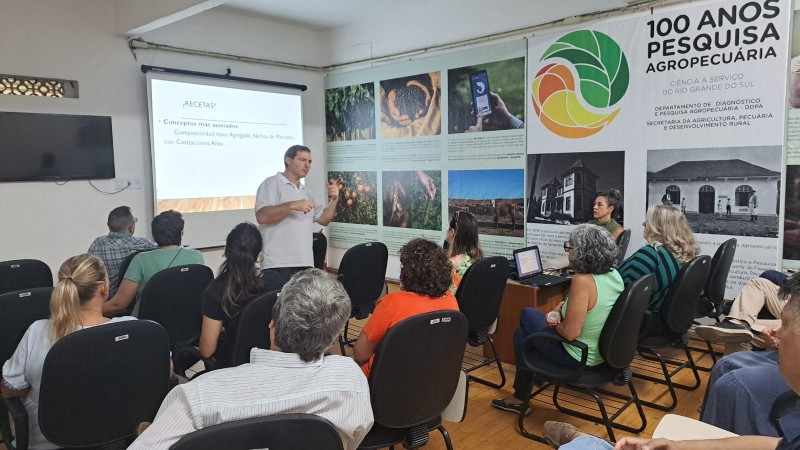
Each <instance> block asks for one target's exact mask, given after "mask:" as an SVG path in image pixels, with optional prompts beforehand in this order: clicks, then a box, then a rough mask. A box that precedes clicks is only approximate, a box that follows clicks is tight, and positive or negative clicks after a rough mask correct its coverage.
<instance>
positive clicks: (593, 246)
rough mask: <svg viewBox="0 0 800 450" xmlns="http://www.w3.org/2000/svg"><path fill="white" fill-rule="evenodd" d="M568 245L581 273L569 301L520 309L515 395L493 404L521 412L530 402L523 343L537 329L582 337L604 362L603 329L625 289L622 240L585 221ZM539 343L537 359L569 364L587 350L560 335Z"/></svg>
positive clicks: (591, 361) (592, 356)
mask: <svg viewBox="0 0 800 450" xmlns="http://www.w3.org/2000/svg"><path fill="white" fill-rule="evenodd" d="M564 250H565V251H566V252H567V253H568V255H569V261H570V265H571V266H572V268H573V269H574V270H575V272H576V274H575V276H574V277H573V278H572V285H571V286H570V290H569V295H568V297H567V300H565V301H564V302H562V303H561V304H559V305H558V307H556V309H555V310H553V311H551V312H549V313H548V314H547V315H546V316H545V314H543V313H541V312H540V311H537V310H535V309H533V308H523V309H522V311H521V312H520V327H519V328H518V329H517V331H516V334H515V335H514V354H515V357H516V364H517V374H516V377H515V378H514V396H513V397H509V398H506V399H498V400H493V401H492V405H494V406H495V407H497V408H500V409H504V410H507V411H514V412H519V410H520V408H522V405H527V402H526V400H527V398H528V396H529V395H530V387H531V381H532V377H533V376H532V374H531V372H530V371H528V370H527V369H525V363H524V361H523V354H522V342H523V341H524V340H525V338H526V337H527V336H529V335H531V334H533V333H538V332H549V333H556V334H558V335H560V336H561V337H563V338H564V339H566V340H568V341H574V340H578V341H581V342H583V343H584V344H586V345H587V347H588V348H589V354H588V358H587V360H586V364H587V365H588V366H596V365H598V364H601V363H602V362H603V358H602V357H601V356H600V352H599V344H598V342H599V339H600V333H601V332H602V330H603V326H604V325H605V323H606V319H608V315H609V314H610V313H611V308H612V307H613V306H614V303H615V302H616V301H617V297H619V295H620V294H621V293H622V290H623V288H624V285H623V283H622V277H620V275H619V273H618V272H617V270H616V269H614V265H615V263H616V257H617V244H616V242H615V241H614V239H613V238H612V237H611V235H610V234H609V233H607V232H606V231H605V230H604V229H603V228H601V227H599V226H596V225H590V224H584V225H578V226H577V227H575V229H573V230H572V233H570V235H569V240H568V241H567V242H565V243H564ZM537 344H538V345H537V347H536V348H535V349H533V352H534V353H535V357H536V358H545V359H547V360H549V361H551V362H553V363H556V364H560V365H563V366H565V367H567V368H577V367H580V359H581V354H580V351H579V350H578V349H577V348H575V347H573V346H571V345H567V344H563V343H561V342H560V341H556V340H540V341H537Z"/></svg>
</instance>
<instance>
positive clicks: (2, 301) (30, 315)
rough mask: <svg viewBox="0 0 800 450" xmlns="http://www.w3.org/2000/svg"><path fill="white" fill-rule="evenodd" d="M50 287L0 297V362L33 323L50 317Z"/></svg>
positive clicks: (17, 343)
mask: <svg viewBox="0 0 800 450" xmlns="http://www.w3.org/2000/svg"><path fill="white" fill-rule="evenodd" d="M52 294H53V288H52V287H43V288H35V289H29V290H23V291H15V292H7V293H5V294H2V295H0V361H2V362H6V361H8V360H9V359H10V358H11V355H13V354H14V351H15V350H16V349H17V345H19V341H20V340H22V336H23V335H24V334H25V331H27V329H28V327H29V326H31V324H32V323H33V322H36V321H37V320H39V319H47V318H48V317H50V296H51V295H52Z"/></svg>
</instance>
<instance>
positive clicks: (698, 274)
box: [661, 255, 711, 333]
mask: <svg viewBox="0 0 800 450" xmlns="http://www.w3.org/2000/svg"><path fill="white" fill-rule="evenodd" d="M710 270H711V257H710V256H708V255H700V256H697V257H695V258H694V259H692V260H691V261H689V262H687V263H686V264H684V265H683V267H681V270H680V271H679V272H678V276H677V277H675V280H674V281H673V282H672V284H671V285H670V287H669V290H668V291H667V296H666V297H664V303H663V305H662V306H661V315H662V317H663V318H664V323H665V325H666V326H667V329H669V330H670V331H671V332H673V333H685V332H686V331H688V330H689V328H690V327H691V326H692V323H693V322H694V312H695V308H696V306H697V299H698V298H699V297H700V292H701V291H702V290H703V286H704V285H705V284H706V280H707V279H708V272H709V271H710Z"/></svg>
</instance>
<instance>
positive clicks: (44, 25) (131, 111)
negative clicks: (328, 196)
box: [0, 0, 324, 272]
mask: <svg viewBox="0 0 800 450" xmlns="http://www.w3.org/2000/svg"><path fill="white" fill-rule="evenodd" d="M2 9H3V13H2V14H0V72H2V73H5V74H17V75H30V76H43V77H54V78H65V79H73V80H78V82H79V83H80V98H79V99H50V98H34V97H21V96H20V97H18V96H10V95H2V96H0V110H3V111H21V112H39V113H64V114H96V115H110V116H111V117H112V121H113V129H114V156H115V163H116V171H117V177H120V178H143V179H144V181H145V183H144V185H145V188H144V189H143V190H126V191H123V192H121V193H119V194H116V195H106V194H101V193H99V192H97V191H95V190H94V189H93V188H92V187H91V186H90V185H89V183H88V182H86V181H72V182H69V183H67V184H66V185H63V186H58V185H56V184H55V183H49V182H27V183H0V260H7V259H16V258H36V259H41V260H43V261H45V262H46V263H47V264H48V265H49V266H50V267H51V269H52V270H53V271H54V272H55V271H57V269H58V266H59V265H60V264H61V262H63V261H64V260H65V259H66V258H68V257H69V256H72V255H75V254H77V253H81V252H85V251H86V249H87V248H88V246H89V244H90V243H91V241H92V239H94V238H95V237H96V236H98V235H101V234H105V233H106V232H107V228H106V225H105V222H106V218H107V215H108V212H109V211H110V210H111V209H113V208H114V207H116V206H119V205H123V204H125V205H129V206H130V207H131V208H133V210H134V213H135V214H136V215H137V216H138V217H139V218H140V220H139V229H138V230H137V232H136V235H139V236H147V235H149V228H150V227H149V222H150V220H152V210H153V201H152V188H151V184H150V183H151V179H152V176H151V163H150V143H149V131H148V117H147V95H146V86H145V80H144V74H142V73H141V71H140V70H139V66H140V65H141V64H150V65H162V66H168V67H176V68H183V69H189V70H196V71H207V72H215V73H225V68H227V67H231V70H232V71H233V74H234V75H238V76H244V77H252V78H264V79H272V80H277V81H288V82H293V83H301V84H306V85H308V86H309V89H308V90H307V91H306V92H305V93H304V94H303V116H304V122H305V136H304V138H305V142H306V144H307V145H309V146H310V147H311V148H312V149H320V153H321V149H322V148H323V140H324V123H323V122H324V113H323V104H322V103H323V95H322V94H323V92H322V76H321V75H320V74H318V73H314V72H308V71H299V70H288V69H280V68H274V67H269V66H263V65H257V64H245V63H239V62H236V61H228V60H225V61H222V60H217V59H214V58H207V57H199V56H188V55H178V54H175V53H167V52H155V51H139V52H137V56H138V61H137V60H135V59H134V57H133V55H132V54H131V52H130V50H129V49H128V46H127V43H126V40H125V39H124V38H123V37H121V36H117V35H116V34H115V32H116V27H115V24H114V17H113V16H114V11H113V4H112V2H107V1H105V0H61V1H59V2H57V4H55V3H54V2H52V1H48V0H3V2H2ZM143 38H144V39H146V40H150V41H155V42H159V43H163V44H170V45H175V46H186V47H191V48H195V49H205V50H210V51H215V52H228V53H236V54H247V55H251V56H255V57H260V58H272V59H283V60H288V61H292V62H297V63H305V64H315V65H316V64H318V63H319V59H320V58H321V56H320V46H319V39H320V36H319V35H318V33H317V32H314V31H309V30H304V29H302V28H298V27H296V26H289V25H284V24H279V23H273V22H268V21H264V20H259V19H253V18H248V17H245V16H241V15H238V14H231V13H229V12H225V11H215V10H212V11H208V12H204V13H201V14H199V15H197V16H194V17H191V18H189V19H185V20H183V21H180V22H176V23H174V24H172V25H169V26H167V27H165V28H162V29H158V30H155V31H153V32H150V33H148V34H146V35H144V36H143ZM0 147H1V146H0ZM320 166H321V164H320ZM243 168H244V169H248V168H247V166H246V165H243ZM254 170H257V168H256V169H254ZM311 174H312V176H311V177H310V179H309V180H308V184H309V187H310V188H311V189H312V190H313V192H314V193H315V195H318V196H321V194H322V192H323V181H322V180H323V174H324V170H323V168H322V167H316V170H312V173H311ZM268 175H271V174H264V176H265V177H266V176H268ZM95 185H97V186H98V187H99V188H100V189H103V190H106V191H113V190H114V182H113V180H102V181H96V182H95ZM256 187H257V186H253V190H254V191H255V189H256ZM254 220H255V219H254ZM206 262H207V263H208V264H209V265H210V266H211V267H214V268H216V267H217V266H218V265H219V263H220V262H221V252H220V251H219V250H216V251H209V252H207V253H206Z"/></svg>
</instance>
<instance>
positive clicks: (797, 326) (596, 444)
mask: <svg viewBox="0 0 800 450" xmlns="http://www.w3.org/2000/svg"><path fill="white" fill-rule="evenodd" d="M798 281H800V280H794V281H793V282H787V283H785V284H784V285H782V286H781V289H780V295H781V296H782V297H785V298H788V301H787V303H786V307H785V308H784V309H783V312H782V313H781V327H780V329H779V330H778V334H777V339H778V340H779V344H780V345H778V359H779V360H780V362H779V364H778V367H779V369H780V373H781V375H782V376H783V379H784V381H785V382H786V384H787V385H788V386H790V387H791V389H792V390H793V391H795V392H797V393H800V365H798V364H797V362H796V360H795V358H796V357H797V354H798V352H799V351H800V282H798ZM748 353H749V352H748ZM724 359H725V358H723V360H724ZM718 364H719V363H718ZM739 370H745V369H739ZM735 372H738V370H735V371H734V372H732V373H735ZM759 382H762V383H769V380H759ZM781 388H782V387H781ZM781 393H782V392H781ZM752 400H756V399H755V398H753V399H752ZM727 412H728V413H729V414H732V415H733V414H739V413H740V410H738V409H737V410H728V411H727ZM766 416H767V413H766V412H764V413H763V417H766ZM778 427H779V428H780V429H779V430H778V436H779V437H773V436H757V435H749V436H736V437H729V438H724V439H700V440H687V441H675V440H670V439H664V438H661V439H649V438H644V439H643V438H624V439H621V440H620V441H618V442H617V443H616V445H615V446H613V448H614V449H615V450H646V449H650V450H716V449H719V450H735V449H743V450H745V449H746V450H789V449H798V448H800V411H797V410H795V411H793V412H790V413H788V414H786V415H784V416H783V417H782V418H781V420H780V421H779V424H778ZM544 434H545V436H547V437H548V439H550V441H552V445H553V446H554V447H558V446H559V445H560V447H558V448H561V449H568V450H572V449H589V448H591V449H594V448H596V449H611V448H612V446H611V444H609V443H607V442H605V441H603V440H602V439H600V438H597V437H594V436H589V435H586V434H584V433H581V432H580V431H579V430H577V429H576V428H575V427H573V426H571V425H568V424H559V423H551V422H548V423H545V433H544Z"/></svg>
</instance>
